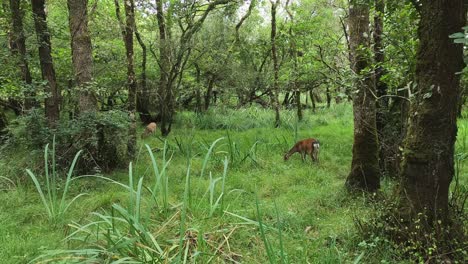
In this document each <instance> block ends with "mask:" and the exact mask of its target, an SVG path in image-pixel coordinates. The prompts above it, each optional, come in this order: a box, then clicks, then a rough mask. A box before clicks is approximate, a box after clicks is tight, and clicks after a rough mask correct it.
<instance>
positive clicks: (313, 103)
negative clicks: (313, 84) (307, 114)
mask: <svg viewBox="0 0 468 264" xmlns="http://www.w3.org/2000/svg"><path fill="white" fill-rule="evenodd" d="M309 96H310V101H311V102H312V111H313V112H314V113H315V97H314V89H313V88H312V89H310V91H309Z"/></svg>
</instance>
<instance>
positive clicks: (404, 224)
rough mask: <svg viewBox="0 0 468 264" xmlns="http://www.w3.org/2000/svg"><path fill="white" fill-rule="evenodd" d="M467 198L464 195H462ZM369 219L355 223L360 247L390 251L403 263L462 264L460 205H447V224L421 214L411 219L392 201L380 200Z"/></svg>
mask: <svg viewBox="0 0 468 264" xmlns="http://www.w3.org/2000/svg"><path fill="white" fill-rule="evenodd" d="M465 196H466V194H465ZM373 206H374V210H372V214H371V215H370V218H369V219H366V220H363V219H355V223H356V226H357V230H358V231H359V232H360V234H361V236H362V237H363V238H364V240H363V241H362V242H361V243H360V246H362V245H373V247H374V248H376V250H379V248H386V247H392V248H393V249H394V250H395V252H396V253H397V254H398V255H400V256H401V258H402V259H410V260H411V261H414V262H415V263H464V260H465V259H467V257H468V255H467V251H466V248H467V247H468V242H467V237H466V232H460V231H464V230H463V228H464V225H463V223H464V222H466V219H467V218H466V213H465V212H463V210H462V211H459V210H454V209H456V208H458V206H459V205H454V204H453V200H452V203H451V205H450V216H451V219H450V222H449V223H443V222H442V221H441V220H436V221H432V220H430V219H428V218H427V217H426V216H427V214H426V213H424V212H421V213H419V214H417V215H415V216H412V217H411V218H410V219H408V217H407V216H406V215H404V214H403V212H401V211H400V207H399V203H398V201H396V200H395V199H391V198H389V197H382V199H381V200H380V201H379V202H376V203H374V205H373Z"/></svg>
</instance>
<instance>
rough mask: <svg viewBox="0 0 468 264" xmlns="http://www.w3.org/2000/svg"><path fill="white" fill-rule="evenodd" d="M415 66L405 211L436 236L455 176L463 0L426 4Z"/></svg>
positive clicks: (405, 171)
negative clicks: (456, 41)
mask: <svg viewBox="0 0 468 264" xmlns="http://www.w3.org/2000/svg"><path fill="white" fill-rule="evenodd" d="M420 8H421V9H420V15H421V19H420V22H419V30H418V35H419V40H420V44H419V48H418V53H417V63H416V84H417V86H416V89H417V94H416V98H415V102H412V104H411V106H410V122H409V127H408V131H407V134H406V142H405V143H406V144H405V152H404V156H403V163H402V174H401V177H402V183H401V190H400V197H401V200H402V201H401V209H402V210H401V211H402V212H403V214H405V213H408V214H409V216H416V215H417V214H418V213H422V214H423V215H424V216H426V217H427V219H428V224H427V225H426V228H428V230H432V231H433V229H432V224H433V223H434V222H433V221H435V220H442V221H443V222H444V224H446V221H445V220H448V219H447V218H448V217H449V213H448V198H449V197H448V194H449V186H450V182H451V181H452V178H453V175H454V160H453V157H454V145H455V139H456V135H457V118H456V115H457V105H458V104H457V102H458V100H459V95H460V89H459V88H460V87H459V83H460V75H459V74H457V73H458V72H460V71H461V70H462V69H463V67H464V63H463V45H462V44H454V43H453V40H452V39H450V38H448V36H449V35H450V34H453V33H455V32H459V31H461V28H462V27H463V26H465V22H466V13H464V12H463V10H464V8H463V0H433V1H422V5H421V6H420Z"/></svg>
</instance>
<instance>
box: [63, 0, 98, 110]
mask: <svg viewBox="0 0 468 264" xmlns="http://www.w3.org/2000/svg"><path fill="white" fill-rule="evenodd" d="M68 12H69V19H68V20H69V24H70V35H71V50H72V61H73V71H74V73H75V81H76V86H77V87H79V100H78V111H79V113H86V112H95V111H97V107H98V105H97V98H96V95H95V93H94V92H93V91H92V89H89V88H90V85H91V82H92V80H93V56H92V51H91V37H90V36H89V31H88V0H68Z"/></svg>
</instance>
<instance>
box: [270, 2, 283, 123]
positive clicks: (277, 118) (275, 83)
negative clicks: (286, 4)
mask: <svg viewBox="0 0 468 264" xmlns="http://www.w3.org/2000/svg"><path fill="white" fill-rule="evenodd" d="M270 3H271V58H272V59H273V73H274V80H273V88H272V89H271V90H272V91H271V92H270V96H271V103H272V104H273V107H274V109H275V127H279V126H280V124H281V119H280V104H279V99H278V93H279V91H278V90H279V87H278V86H279V84H278V80H279V66H278V56H277V54H276V8H277V7H278V4H279V0H276V2H273V0H270Z"/></svg>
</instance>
